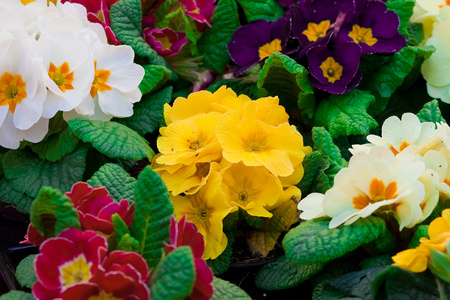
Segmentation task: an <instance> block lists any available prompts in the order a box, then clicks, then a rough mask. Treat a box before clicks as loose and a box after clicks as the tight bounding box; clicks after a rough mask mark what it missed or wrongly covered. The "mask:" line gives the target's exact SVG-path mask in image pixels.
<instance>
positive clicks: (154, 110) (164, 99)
mask: <svg viewBox="0 0 450 300" xmlns="http://www.w3.org/2000/svg"><path fill="white" fill-rule="evenodd" d="M171 98H172V87H171V86H169V87H167V88H165V89H163V90H161V91H159V92H157V93H156V94H152V95H146V96H144V98H143V99H142V100H141V101H139V102H138V103H136V104H134V107H133V110H134V113H133V115H132V116H131V117H129V118H124V119H115V120H114V121H116V122H118V123H121V124H123V125H125V126H128V127H130V128H131V129H133V130H134V131H136V132H137V133H139V134H140V135H144V134H146V133H151V132H153V131H155V130H156V129H157V128H158V127H159V126H160V125H161V124H163V122H164V116H163V113H164V104H166V103H169V102H170V100H171Z"/></svg>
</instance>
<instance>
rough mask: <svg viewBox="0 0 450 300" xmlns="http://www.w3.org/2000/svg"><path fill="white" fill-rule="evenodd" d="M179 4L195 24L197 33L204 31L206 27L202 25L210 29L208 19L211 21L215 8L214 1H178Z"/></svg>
mask: <svg viewBox="0 0 450 300" xmlns="http://www.w3.org/2000/svg"><path fill="white" fill-rule="evenodd" d="M179 2H180V3H181V5H182V6H183V8H184V11H185V13H186V15H187V16H189V17H191V18H192V19H194V20H195V21H196V22H197V23H196V25H197V29H198V31H200V32H203V31H205V29H206V27H205V26H204V24H206V25H208V26H209V27H211V24H210V23H209V19H211V16H212V14H213V11H214V9H215V8H216V6H215V5H214V2H215V0H179Z"/></svg>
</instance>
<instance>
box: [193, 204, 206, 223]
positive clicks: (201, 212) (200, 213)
mask: <svg viewBox="0 0 450 300" xmlns="http://www.w3.org/2000/svg"><path fill="white" fill-rule="evenodd" d="M195 217H196V218H197V221H199V222H205V221H206V219H207V218H208V210H207V209H206V208H205V207H198V208H197V209H196V210H195Z"/></svg>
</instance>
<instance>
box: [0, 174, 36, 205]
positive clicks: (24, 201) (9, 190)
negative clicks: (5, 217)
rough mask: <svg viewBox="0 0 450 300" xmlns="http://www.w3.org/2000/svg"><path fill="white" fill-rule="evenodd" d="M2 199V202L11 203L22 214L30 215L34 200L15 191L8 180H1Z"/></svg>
mask: <svg viewBox="0 0 450 300" xmlns="http://www.w3.org/2000/svg"><path fill="white" fill-rule="evenodd" d="M0 199H1V201H2V202H6V203H11V204H12V205H13V206H14V208H15V209H17V210H18V211H20V212H21V213H25V214H29V213H30V207H31V202H32V201H33V198H32V197H30V196H27V195H26V194H25V193H21V192H18V191H16V190H15V189H13V187H12V184H11V182H9V181H8V180H6V178H1V179H0Z"/></svg>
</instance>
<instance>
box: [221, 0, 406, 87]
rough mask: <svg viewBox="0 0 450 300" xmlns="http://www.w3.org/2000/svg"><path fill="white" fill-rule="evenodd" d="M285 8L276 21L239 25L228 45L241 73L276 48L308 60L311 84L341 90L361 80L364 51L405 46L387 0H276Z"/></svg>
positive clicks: (394, 48)
mask: <svg viewBox="0 0 450 300" xmlns="http://www.w3.org/2000/svg"><path fill="white" fill-rule="evenodd" d="M278 1H279V2H280V4H281V5H282V6H283V7H284V8H285V9H286V13H285V14H284V16H283V17H282V18H280V19H279V20H277V21H275V22H268V21H265V20H256V21H254V22H251V23H249V24H247V25H245V26H241V27H240V28H238V29H237V30H236V32H235V33H234V35H233V40H232V42H231V43H230V44H228V51H229V54H230V56H231V58H232V59H233V61H234V62H235V63H236V64H237V65H238V68H237V69H236V70H235V72H234V75H235V76H236V77H237V76H240V75H242V74H243V73H244V72H245V71H247V70H248V69H249V68H251V67H252V66H254V65H256V64H258V63H259V62H261V61H264V60H265V59H266V58H267V57H269V56H270V54H271V53H272V52H275V51H278V52H281V53H283V54H286V55H289V56H290V57H291V58H293V59H295V60H297V61H300V60H301V61H306V63H307V66H308V71H309V80H310V82H311V84H312V85H313V86H314V87H316V88H318V89H321V90H324V91H326V92H329V93H332V94H343V93H345V92H346V91H348V90H351V89H353V88H355V87H356V86H357V85H358V84H359V82H360V81H361V77H362V72H361V70H359V63H360V59H361V56H362V55H367V54H373V53H383V54H393V53H395V52H397V51H399V50H400V49H401V48H403V47H404V46H405V45H406V38H405V37H404V36H402V35H401V34H400V33H399V32H398V28H399V25H400V21H399V17H398V15H397V14H396V13H395V12H393V11H387V10H386V3H385V2H386V0H299V1H295V0H278Z"/></svg>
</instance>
